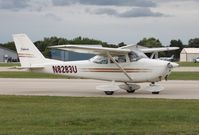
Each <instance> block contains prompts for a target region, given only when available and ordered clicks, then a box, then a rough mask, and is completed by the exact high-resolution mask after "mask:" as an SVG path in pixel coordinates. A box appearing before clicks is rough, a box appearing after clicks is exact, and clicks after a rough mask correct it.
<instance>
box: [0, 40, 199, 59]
mask: <svg viewBox="0 0 199 135" xmlns="http://www.w3.org/2000/svg"><path fill="white" fill-rule="evenodd" d="M34 44H35V45H36V47H37V48H38V49H39V50H40V51H41V52H42V54H43V55H44V56H45V57H47V58H51V52H50V49H49V48H48V47H49V46H53V45H63V44H66V45H67V44H85V45H102V46H103V47H111V48H117V47H122V46H126V44H125V43H124V42H121V43H119V44H108V43H107V42H103V41H101V40H96V39H90V38H82V37H77V38H74V39H71V40H69V39H66V38H60V37H55V36H54V37H46V38H44V39H43V40H40V41H36V42H34ZM0 45H2V46H3V47H5V48H8V49H11V50H14V51H16V48H15V45H14V42H8V43H4V44H0ZM137 45H141V46H144V47H149V48H152V47H165V46H163V45H162V43H161V42H160V40H159V39H156V38H154V37H151V38H143V39H142V40H140V41H139V42H138V43H137ZM169 46H170V47H179V48H180V49H179V50H176V51H172V52H165V53H161V54H160V55H161V56H168V57H169V56H171V55H172V54H174V55H175V58H176V59H179V57H180V52H181V50H182V49H183V48H185V47H189V48H199V38H193V39H190V40H189V42H188V45H185V44H183V43H182V41H181V40H180V39H178V40H171V41H170V45H169Z"/></svg>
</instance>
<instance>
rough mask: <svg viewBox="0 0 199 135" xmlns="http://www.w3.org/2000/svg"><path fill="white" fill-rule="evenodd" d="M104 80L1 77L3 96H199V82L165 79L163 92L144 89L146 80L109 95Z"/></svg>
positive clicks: (177, 97) (167, 97)
mask: <svg viewBox="0 0 199 135" xmlns="http://www.w3.org/2000/svg"><path fill="white" fill-rule="evenodd" d="M103 84H107V82H104V81H96V80H88V79H5V78H0V94H1V95H35V96H36V95H37V96H73V97H128V98H166V99H199V81H162V82H160V83H158V84H160V85H162V86H163V87H165V89H164V90H163V91H161V92H160V94H159V95H152V94H151V92H148V91H144V90H143V89H144V88H145V87H146V86H148V85H149V83H143V84H140V85H141V89H140V90H138V91H136V92H135V93H133V94H129V93H127V92H126V91H124V90H119V91H117V92H115V94H114V95H112V96H107V95H105V94H104V92H102V91H98V90H96V89H95V87H96V86H98V85H103Z"/></svg>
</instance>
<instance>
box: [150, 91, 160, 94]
mask: <svg viewBox="0 0 199 135" xmlns="http://www.w3.org/2000/svg"><path fill="white" fill-rule="evenodd" d="M152 94H160V92H159V91H155V92H152Z"/></svg>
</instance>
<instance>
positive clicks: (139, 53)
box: [13, 34, 178, 95]
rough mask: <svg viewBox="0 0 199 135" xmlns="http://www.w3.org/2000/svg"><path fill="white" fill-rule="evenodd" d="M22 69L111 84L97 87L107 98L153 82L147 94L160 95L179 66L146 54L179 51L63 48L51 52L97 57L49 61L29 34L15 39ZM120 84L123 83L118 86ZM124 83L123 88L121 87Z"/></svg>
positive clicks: (129, 47)
mask: <svg viewBox="0 0 199 135" xmlns="http://www.w3.org/2000/svg"><path fill="white" fill-rule="evenodd" d="M13 38H14V42H15V45H16V49H17V53H18V56H19V60H20V63H21V67H20V68H21V69H24V68H25V69H28V70H29V71H33V72H44V73H50V74H60V75H66V76H71V77H77V78H90V79H97V80H105V81H111V83H109V84H106V85H101V86H97V87H96V88H97V89H98V90H102V91H104V92H105V94H107V95H112V94H113V93H114V92H115V91H117V90H119V89H124V90H126V91H127V92H128V93H133V92H135V90H138V89H139V88H140V86H139V85H137V84H135V83H143V82H150V83H151V84H150V85H149V86H148V87H147V88H146V90H149V91H151V92H152V93H153V94H159V92H160V91H161V90H163V89H164V88H163V87H162V86H160V85H156V84H155V82H158V81H161V80H163V79H167V77H168V75H169V74H170V73H171V70H172V69H173V68H174V67H177V66H178V64H176V63H173V62H168V61H162V60H156V59H150V58H148V57H147V56H146V55H145V54H144V53H153V52H155V53H157V52H160V51H169V50H176V49H178V48H177V47H166V48H147V49H138V48H136V46H135V45H129V46H125V47H120V48H104V47H88V46H77V45H59V46H52V47H51V48H56V49H61V50H65V51H73V52H79V53H90V54H96V56H95V57H93V58H91V59H90V60H83V61H67V62H64V61H58V60H52V59H47V58H45V57H44V56H43V55H42V54H41V52H40V51H39V50H38V49H37V48H36V47H35V45H34V44H33V42H32V41H31V40H30V39H29V38H28V36H27V35H25V34H16V35H13ZM116 82H120V85H117V84H116ZM121 83H122V84H121Z"/></svg>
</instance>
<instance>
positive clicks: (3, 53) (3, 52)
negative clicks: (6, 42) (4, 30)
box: [0, 45, 18, 62]
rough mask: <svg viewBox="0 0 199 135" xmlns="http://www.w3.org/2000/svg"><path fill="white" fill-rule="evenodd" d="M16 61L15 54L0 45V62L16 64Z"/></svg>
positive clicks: (16, 56)
mask: <svg viewBox="0 0 199 135" xmlns="http://www.w3.org/2000/svg"><path fill="white" fill-rule="evenodd" d="M16 61H18V55H17V52H15V51H13V50H10V49H7V48H5V47H3V46H2V45H0V62H16Z"/></svg>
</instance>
